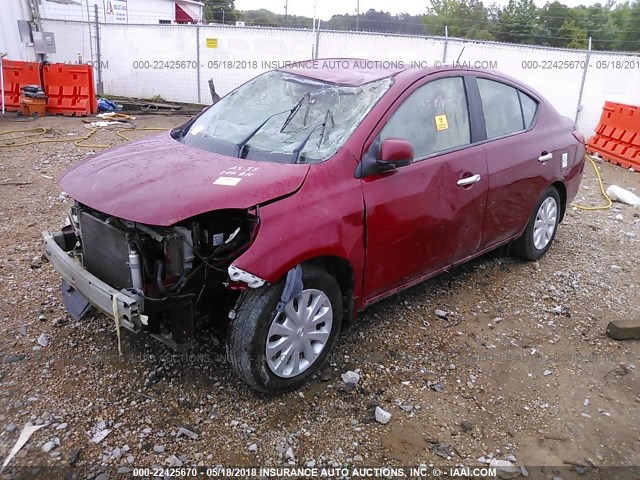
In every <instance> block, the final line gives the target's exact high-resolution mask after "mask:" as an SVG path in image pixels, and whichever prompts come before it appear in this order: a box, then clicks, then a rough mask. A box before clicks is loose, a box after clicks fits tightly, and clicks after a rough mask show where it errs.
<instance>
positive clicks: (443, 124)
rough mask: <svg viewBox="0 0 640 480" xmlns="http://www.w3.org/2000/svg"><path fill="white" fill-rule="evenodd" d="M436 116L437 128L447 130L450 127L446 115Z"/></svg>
mask: <svg viewBox="0 0 640 480" xmlns="http://www.w3.org/2000/svg"><path fill="white" fill-rule="evenodd" d="M434 118H435V120H436V130H446V129H447V128H449V124H448V123H447V116H446V115H436V116H435V117H434Z"/></svg>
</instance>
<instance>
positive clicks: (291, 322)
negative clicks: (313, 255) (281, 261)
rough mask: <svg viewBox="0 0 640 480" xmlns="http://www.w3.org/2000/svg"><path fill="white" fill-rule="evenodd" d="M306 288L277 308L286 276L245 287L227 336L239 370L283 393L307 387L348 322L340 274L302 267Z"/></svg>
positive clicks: (248, 380)
mask: <svg viewBox="0 0 640 480" xmlns="http://www.w3.org/2000/svg"><path fill="white" fill-rule="evenodd" d="M302 284H303V287H302V291H301V292H300V293H298V294H297V295H295V296H294V297H293V298H291V299H290V300H289V301H288V302H287V304H286V305H285V306H284V309H282V311H277V306H278V303H279V302H280V301H281V295H282V292H283V289H284V281H282V282H279V283H277V284H273V285H268V286H265V287H262V288H259V289H255V290H248V291H246V292H244V293H243V294H242V295H241V296H240V299H239V300H238V304H237V306H236V316H235V318H234V319H233V320H232V323H231V325H230V328H229V330H228V335H227V354H228V356H229V358H230V360H231V365H232V366H233V369H234V370H235V372H236V374H237V375H238V376H239V377H240V378H241V379H242V380H244V381H245V382H246V383H247V384H249V385H250V386H251V387H253V388H255V389H256V390H260V391H262V392H265V393H269V394H273V395H275V394H280V393H284V392H287V391H290V390H294V389H296V388H298V387H299V386H301V385H302V384H303V383H304V382H305V381H306V380H308V379H309V377H310V376H311V375H313V374H314V372H316V371H317V370H318V369H319V368H320V367H321V366H322V365H323V364H324V363H325V361H326V360H327V357H328V355H329V353H331V351H332V350H333V347H334V346H335V343H336V341H337V337H338V333H339V332H340V327H341V325H342V312H343V309H342V296H341V294H340V288H339V287H338V284H337V282H336V281H335V280H334V278H333V277H332V276H331V275H329V274H328V273H327V272H325V271H324V270H322V269H321V268H319V267H316V266H314V265H304V266H303V267H302Z"/></svg>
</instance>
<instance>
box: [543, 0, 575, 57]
mask: <svg viewBox="0 0 640 480" xmlns="http://www.w3.org/2000/svg"><path fill="white" fill-rule="evenodd" d="M570 10H571V9H570V8H569V7H567V6H566V5H564V4H562V3H560V2H558V1H557V0H556V1H554V2H552V3H547V4H546V5H545V6H544V7H542V8H541V9H540V25H542V27H543V28H544V29H546V30H548V31H549V36H554V37H561V36H564V35H560V34H559V33H558V32H559V31H560V29H561V28H562V27H563V26H564V24H565V22H567V18H568V17H569V11H570ZM546 44H547V45H550V46H552V47H564V46H565V45H566V40H563V39H560V38H549V39H547V41H546Z"/></svg>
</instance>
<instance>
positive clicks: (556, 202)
mask: <svg viewBox="0 0 640 480" xmlns="http://www.w3.org/2000/svg"><path fill="white" fill-rule="evenodd" d="M559 221H560V195H559V194H558V190H556V188H555V187H549V188H548V189H547V191H546V192H544V194H543V195H542V198H541V199H540V201H539V202H538V204H537V205H536V208H535V210H534V212H533V215H532V216H531V218H530V219H529V223H528V224H527V228H526V229H525V231H524V233H523V234H522V236H521V237H520V238H518V239H517V240H516V241H514V242H513V246H512V248H511V251H512V252H513V254H514V255H516V256H518V257H520V258H523V259H525V260H538V259H539V258H541V257H542V256H543V255H544V254H545V253H547V250H549V248H550V247H551V243H553V239H554V238H555V236H556V232H557V230H558V223H559Z"/></svg>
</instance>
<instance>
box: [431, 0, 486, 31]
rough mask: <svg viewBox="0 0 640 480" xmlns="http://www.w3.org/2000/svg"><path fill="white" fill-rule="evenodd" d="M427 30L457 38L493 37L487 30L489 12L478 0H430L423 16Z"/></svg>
mask: <svg viewBox="0 0 640 480" xmlns="http://www.w3.org/2000/svg"><path fill="white" fill-rule="evenodd" d="M424 24H425V26H426V29H427V32H428V33H430V34H432V35H444V33H445V26H446V27H447V30H448V33H449V36H451V37H458V38H478V39H486V40H491V39H493V35H492V34H491V33H490V31H489V14H488V11H487V8H486V7H485V6H484V4H483V3H482V1H480V0H432V1H431V7H429V8H428V9H427V15H426V16H425V17H424Z"/></svg>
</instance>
